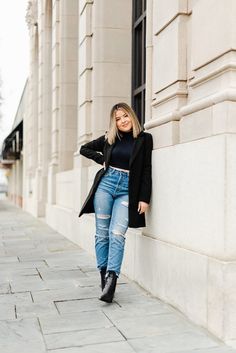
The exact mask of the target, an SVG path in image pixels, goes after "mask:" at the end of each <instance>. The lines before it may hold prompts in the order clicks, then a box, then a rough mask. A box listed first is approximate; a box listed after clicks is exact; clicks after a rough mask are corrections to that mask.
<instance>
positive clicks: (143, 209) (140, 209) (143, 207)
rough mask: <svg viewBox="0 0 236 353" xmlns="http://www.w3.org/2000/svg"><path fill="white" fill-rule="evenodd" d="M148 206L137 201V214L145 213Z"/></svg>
mask: <svg viewBox="0 0 236 353" xmlns="http://www.w3.org/2000/svg"><path fill="white" fill-rule="evenodd" d="M148 206H149V204H148V203H146V202H143V201H139V203H138V213H139V214H141V213H144V212H146V211H147V209H148Z"/></svg>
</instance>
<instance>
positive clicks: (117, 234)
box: [112, 230, 125, 238]
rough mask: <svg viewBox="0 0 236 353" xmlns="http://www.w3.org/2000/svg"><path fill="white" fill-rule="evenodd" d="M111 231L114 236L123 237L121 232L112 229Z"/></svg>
mask: <svg viewBox="0 0 236 353" xmlns="http://www.w3.org/2000/svg"><path fill="white" fill-rule="evenodd" d="M112 233H113V234H114V235H116V236H120V237H122V238H125V235H124V234H123V233H121V232H119V231H118V230H113V232H112Z"/></svg>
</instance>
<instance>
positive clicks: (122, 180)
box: [94, 167, 129, 276]
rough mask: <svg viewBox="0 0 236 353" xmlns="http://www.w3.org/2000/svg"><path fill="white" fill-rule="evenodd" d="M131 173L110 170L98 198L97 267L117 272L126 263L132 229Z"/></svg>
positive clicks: (100, 185) (105, 176) (96, 208)
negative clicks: (129, 191)
mask: <svg viewBox="0 0 236 353" xmlns="http://www.w3.org/2000/svg"><path fill="white" fill-rule="evenodd" d="M128 184H129V173H127V172H124V171H120V170H116V169H114V168H112V167H109V168H108V170H107V171H106V173H105V175H104V176H103V177H102V179H101V181H100V183H99V186H98V188H97V191H96V193H95V196H94V209H95V217H96V235H95V251H96V258H97V267H98V269H99V270H100V269H101V268H104V267H106V268H107V271H108V270H110V271H115V272H116V274H117V276H119V274H120V268H121V264H122V260H123V254H124V246H125V233H126V231H127V229H128V222H129V221H128V202H129V196H128Z"/></svg>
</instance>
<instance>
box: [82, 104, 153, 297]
mask: <svg viewBox="0 0 236 353" xmlns="http://www.w3.org/2000/svg"><path fill="white" fill-rule="evenodd" d="M152 147H153V142H152V136H151V135H150V134H148V133H146V132H143V131H142V129H141V126H140V124H139V121H138V119H137V116H136V114H135V112H134V111H133V109H132V108H131V107H129V105H128V104H126V103H118V104H116V105H114V106H113V107H112V109H111V113H110V127H109V131H108V132H107V134H106V135H103V136H101V137H99V138H98V139H96V140H93V141H91V142H89V143H86V144H85V145H83V146H82V147H81V149H80V153H81V154H82V155H83V156H85V157H87V158H90V159H93V160H94V161H95V162H97V163H99V164H101V165H103V168H102V169H100V170H99V171H98V173H97V174H96V176H95V180H94V183H93V186H92V188H91V190H90V193H89V195H88V197H87V199H86V201H85V203H84V205H83V207H82V209H81V211H80V214H79V217H80V216H81V215H82V214H83V213H91V212H95V218H96V235H95V251H96V258H97V267H98V269H99V270H100V274H101V287H102V295H101V297H100V300H103V301H105V302H108V303H110V302H112V299H113V296H114V293H115V288H116V282H117V277H118V276H119V274H120V268H121V264H122V260H123V254H124V245H125V234H126V231H127V229H128V227H131V228H138V227H145V216H144V214H145V212H146V211H147V209H148V206H149V202H150V197H151V184H152V180H151V153H152Z"/></svg>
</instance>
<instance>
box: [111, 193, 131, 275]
mask: <svg viewBox="0 0 236 353" xmlns="http://www.w3.org/2000/svg"><path fill="white" fill-rule="evenodd" d="M128 198H129V196H128V194H124V195H121V196H117V197H116V198H115V200H114V204H113V208H112V216H111V222H110V227H109V239H110V241H109V254H108V263H107V271H114V272H115V273H116V275H117V276H119V274H120V268H121V264H122V260H123V255H124V246H125V234H126V231H127V229H128V223H129V220H128V218H129V210H128V205H129V199H128Z"/></svg>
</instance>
